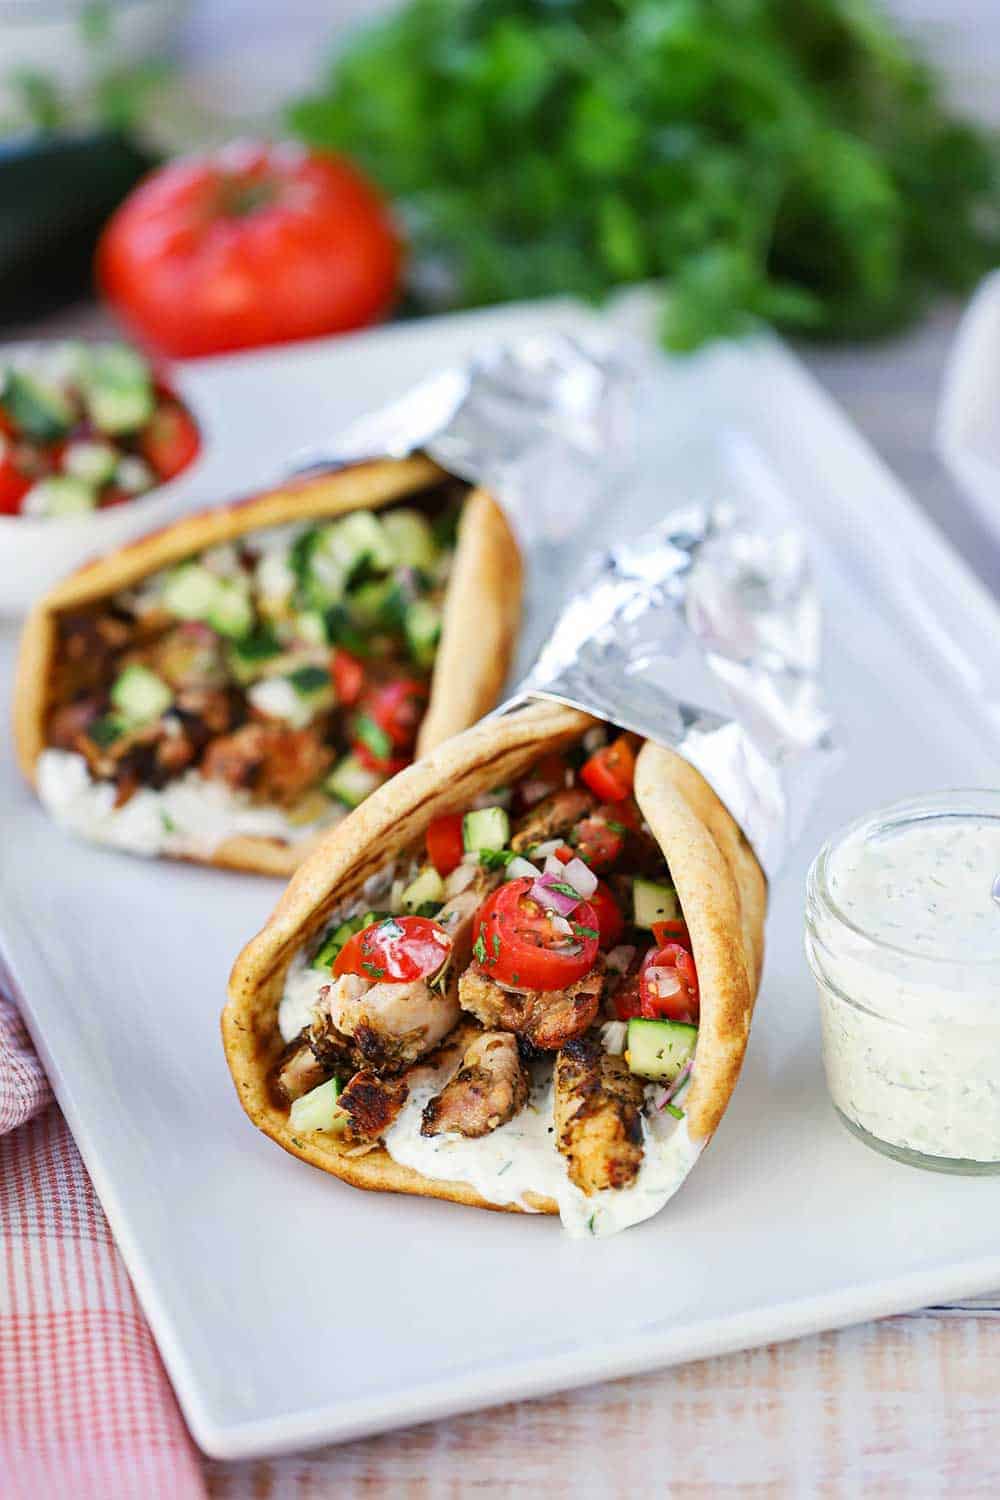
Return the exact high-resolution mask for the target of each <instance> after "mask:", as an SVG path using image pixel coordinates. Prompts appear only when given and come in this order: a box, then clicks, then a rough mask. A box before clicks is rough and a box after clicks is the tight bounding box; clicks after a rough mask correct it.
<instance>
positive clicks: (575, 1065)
mask: <svg viewBox="0 0 1000 1500" xmlns="http://www.w3.org/2000/svg"><path fill="white" fill-rule="evenodd" d="M643 1094H644V1090H643V1084H642V1080H641V1079H639V1078H635V1077H634V1076H633V1075H632V1074H631V1073H630V1072H629V1070H628V1065H627V1064H626V1062H625V1059H624V1058H623V1057H612V1056H610V1055H609V1054H608V1053H606V1052H605V1051H604V1048H603V1047H602V1046H601V1040H600V1037H599V1036H595V1035H590V1036H585V1037H580V1038H578V1039H577V1040H576V1041H572V1042H569V1043H567V1045H566V1046H565V1047H564V1048H563V1049H562V1051H561V1052H560V1053H559V1055H558V1057H557V1058H556V1066H555V1107H554V1119H555V1127H556V1145H557V1146H558V1148H559V1150H560V1152H561V1153H562V1155H563V1156H565V1158H566V1164H567V1170H568V1172H569V1179H570V1181H571V1182H574V1183H575V1184H576V1186H577V1187H578V1188H580V1190H581V1191H582V1192H584V1193H587V1194H588V1195H589V1194H590V1193H597V1192H600V1191H601V1190H602V1189H603V1188H623V1187H628V1185H629V1183H630V1182H633V1181H634V1180H635V1177H636V1174H637V1173H638V1171H639V1168H640V1166H641V1165H642V1118H641V1109H642V1101H643Z"/></svg>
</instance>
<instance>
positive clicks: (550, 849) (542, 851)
mask: <svg viewBox="0 0 1000 1500" xmlns="http://www.w3.org/2000/svg"><path fill="white" fill-rule="evenodd" d="M562 846H563V841H562V839H546V840H545V843H544V844H536V845H535V847H534V848H533V849H532V851H531V852H532V854H534V856H535V858H536V859H547V858H548V856H549V855H550V854H555V852H556V850H557V849H561V848H562Z"/></svg>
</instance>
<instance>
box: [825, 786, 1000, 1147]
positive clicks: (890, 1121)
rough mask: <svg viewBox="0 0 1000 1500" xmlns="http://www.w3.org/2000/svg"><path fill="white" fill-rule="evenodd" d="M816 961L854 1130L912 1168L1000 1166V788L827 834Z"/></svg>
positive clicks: (829, 1051) (841, 1094)
mask: <svg viewBox="0 0 1000 1500" xmlns="http://www.w3.org/2000/svg"><path fill="white" fill-rule="evenodd" d="M806 953H807V956H808V959H809V965H810V968H811V969H812V972H813V975H814V977H815V979H816V983H817V986H818V988H819V997H820V1014H821V1018H822V1028H823V1060H824V1064H825V1067H826V1077H827V1083H828V1086H829V1089H830V1094H831V1097H832V1099H833V1103H834V1105H835V1107H836V1109H837V1112H838V1114H839V1115H840V1117H841V1119H842V1120H843V1121H844V1123H845V1125H847V1127H848V1129H849V1130H851V1131H853V1133H854V1134H855V1135H857V1136H859V1137H860V1138H861V1139H862V1140H863V1141H865V1142H866V1143H867V1144H868V1145H869V1146H872V1147H874V1148H875V1149H876V1150H878V1151H882V1152H885V1153H886V1154H887V1155H889V1156H893V1157H896V1158H897V1159H899V1160H900V1161H905V1162H909V1163H911V1164H912V1165H914V1166H922V1167H930V1168H933V1169H934V1170H936V1171H942V1172H974V1173H986V1172H997V1171H1000V792H996V791H982V790H980V791H951V792H940V793H936V794H933V795H931V796H927V797H919V798H914V799H913V800H911V801H908V802H900V803H897V804H896V805H895V806H893V807H888V808H884V809H882V810H880V811H878V812H875V813H872V814H870V815H869V816H867V817H865V818H860V819H859V820H858V821H857V822H856V823H852V824H851V825H850V827H848V828H846V829H844V830H843V831H842V832H841V833H839V834H837V835H835V836H834V837H833V838H832V839H830V840H829V842H828V843H826V844H825V845H824V846H823V848H822V849H821V850H820V852H819V854H818V855H817V856H816V859H815V860H814V861H813V865H812V868H811V869H810V871H809V876H808V881H807V890H806Z"/></svg>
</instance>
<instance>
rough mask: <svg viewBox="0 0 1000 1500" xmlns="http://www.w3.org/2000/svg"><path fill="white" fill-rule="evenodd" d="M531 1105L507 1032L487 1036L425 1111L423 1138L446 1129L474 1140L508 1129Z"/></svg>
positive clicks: (475, 1043)
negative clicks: (517, 1116)
mask: <svg viewBox="0 0 1000 1500" xmlns="http://www.w3.org/2000/svg"><path fill="white" fill-rule="evenodd" d="M527 1100H528V1074H527V1070H526V1069H525V1067H524V1064H523V1063H522V1062H521V1055H520V1053H519V1052H518V1050H517V1041H516V1039H515V1038H514V1037H513V1036H512V1035H511V1034H510V1032H509V1031H484V1032H481V1033H480V1035H479V1036H477V1037H475V1038H473V1040H472V1041H471V1042H470V1044H469V1046H468V1047H467V1048H466V1049H465V1054H464V1056H463V1058H462V1062H461V1066H460V1067H459V1070H458V1072H457V1073H456V1074H455V1075H454V1077H453V1078H451V1079H450V1080H449V1081H448V1082H447V1083H446V1084H445V1086H444V1088H443V1089H442V1090H441V1092H440V1094H437V1095H435V1097H434V1098H433V1099H431V1101H430V1102H429V1103H428V1105H427V1106H426V1108H425V1109H424V1115H423V1122H422V1124H421V1126H420V1134H421V1135H442V1134H443V1133H444V1132H445V1131H447V1130H454V1131H457V1132H458V1134H459V1135H464V1136H470V1137H472V1138H475V1137H477V1136H481V1135H489V1133H490V1131H491V1130H496V1128H497V1126H498V1125H506V1123H507V1121H508V1120H512V1119H513V1118H514V1116H515V1115H516V1114H518V1113H519V1112H520V1111H521V1110H522V1109H523V1108H524V1106H525V1104H526V1103H527Z"/></svg>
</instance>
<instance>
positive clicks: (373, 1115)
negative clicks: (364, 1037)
mask: <svg viewBox="0 0 1000 1500" xmlns="http://www.w3.org/2000/svg"><path fill="white" fill-rule="evenodd" d="M406 1095H407V1085H406V1080H405V1079H404V1078H379V1077H377V1075H376V1074H374V1073H372V1072H369V1070H368V1069H367V1068H363V1069H362V1070H361V1071H360V1072H359V1073H355V1075H354V1077H353V1078H352V1079H351V1080H350V1082H349V1083H348V1085H347V1087H346V1088H345V1089H344V1091H343V1093H341V1094H340V1096H339V1097H338V1099H337V1106H338V1108H339V1109H341V1110H343V1112H344V1114H345V1115H346V1116H347V1126H346V1130H345V1139H346V1140H347V1141H348V1142H349V1143H351V1144H352V1145H374V1144H375V1143H376V1141H378V1140H380V1139H381V1137H382V1136H383V1135H384V1134H385V1132H386V1131H387V1130H388V1129H389V1126H390V1125H391V1124H392V1122H393V1120H394V1119H395V1118H396V1116H397V1115H398V1114H399V1111H400V1110H401V1109H402V1107H403V1105H404V1104H405V1103H406Z"/></svg>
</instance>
